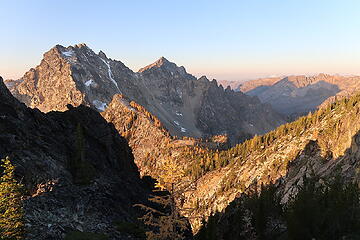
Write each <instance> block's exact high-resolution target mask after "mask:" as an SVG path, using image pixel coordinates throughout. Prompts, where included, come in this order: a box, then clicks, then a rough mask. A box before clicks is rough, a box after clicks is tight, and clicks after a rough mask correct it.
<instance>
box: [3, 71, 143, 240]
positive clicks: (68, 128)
mask: <svg viewBox="0 0 360 240" xmlns="http://www.w3.org/2000/svg"><path fill="white" fill-rule="evenodd" d="M69 107H70V108H71V109H70V110H67V111H64V112H49V113H47V114H44V113H41V112H40V111H39V110H37V109H30V108H27V107H26V106H25V105H24V104H22V103H20V102H19V101H18V100H16V99H15V98H14V97H12V95H11V93H10V92H9V91H8V90H7V88H6V87H5V85H4V84H3V81H2V79H1V78H0V112H1V116H0V129H1V133H0V157H1V158H4V157H5V156H9V157H10V158H11V160H12V161H13V163H14V165H15V166H16V176H17V178H18V179H21V180H22V182H23V183H24V184H25V187H26V190H27V193H26V200H25V217H26V228H27V229H26V230H27V232H28V234H27V239H63V237H64V235H65V234H66V233H67V232H70V231H75V230H79V231H85V232H97V233H104V234H106V235H108V236H109V237H110V239H129V237H127V234H125V235H124V233H120V232H118V231H117V230H116V227H115V225H114V222H116V221H126V222H136V216H139V214H141V213H139V212H138V209H135V208H134V207H133V204H136V203H144V202H145V201H146V199H147V197H148V193H149V192H150V190H149V189H148V188H147V187H146V185H145V184H144V183H143V182H142V180H140V178H139V172H138V170H137V167H136V165H135V163H134V158H133V155H132V152H131V149H130V148H129V146H128V144H127V142H126V140H125V139H124V138H123V137H121V136H120V135H119V134H118V132H117V131H116V129H115V128H114V126H113V125H112V124H109V123H107V122H106V121H105V120H104V119H103V118H102V117H101V116H100V114H99V113H98V112H97V111H94V110H92V109H90V108H88V107H85V106H79V107H75V108H73V107H71V106H69ZM130 239H131V237H130Z"/></svg>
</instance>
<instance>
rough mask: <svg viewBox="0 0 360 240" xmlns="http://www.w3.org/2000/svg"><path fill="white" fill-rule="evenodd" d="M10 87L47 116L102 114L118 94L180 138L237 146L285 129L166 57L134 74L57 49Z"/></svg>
mask: <svg viewBox="0 0 360 240" xmlns="http://www.w3.org/2000/svg"><path fill="white" fill-rule="evenodd" d="M7 86H8V87H9V89H10V90H11V92H12V93H13V94H14V96H16V97H17V98H18V99H19V100H20V101H22V102H24V103H25V104H26V105H27V106H29V107H31V108H38V109H39V110H41V111H43V112H48V111H52V110H57V111H64V110H66V109H67V108H66V105H67V104H72V105H74V106H79V105H80V104H84V105H87V106H90V107H92V108H93V109H96V110H98V111H100V112H102V111H104V110H105V109H106V108H107V106H108V105H109V103H110V102H111V100H112V98H113V96H114V95H115V94H122V95H124V96H126V97H127V98H128V99H129V100H130V101H135V102H136V103H138V104H140V105H142V106H143V107H145V108H146V109H147V110H148V111H149V112H151V113H152V114H153V115H154V116H156V117H157V118H158V119H159V120H160V121H161V123H162V124H163V125H164V127H165V128H166V129H167V130H168V131H169V132H170V133H171V134H172V135H175V136H180V137H182V136H190V137H203V138H207V137H209V136H212V135H219V134H227V135H228V136H229V138H230V140H231V142H232V143H237V142H241V141H243V140H244V139H246V138H248V137H250V136H253V135H255V134H262V133H265V132H267V131H269V130H272V129H274V128H275V127H276V126H278V125H280V124H282V123H284V120H283V117H282V116H281V115H280V114H278V113H277V112H275V111H274V110H273V109H272V108H271V106H270V105H269V104H262V103H261V102H260V101H259V99H258V98H257V97H251V96H247V95H245V94H243V93H241V92H234V91H232V90H230V89H229V88H228V89H224V88H223V87H222V86H218V84H217V82H216V81H215V80H212V81H210V80H208V79H207V78H206V77H201V78H199V79H196V78H195V77H194V76H192V75H191V74H189V73H187V72H186V70H185V68H184V67H182V66H181V67H178V66H177V65H176V64H175V63H172V62H170V61H168V60H167V59H166V58H164V57H161V58H160V59H159V60H158V61H156V62H154V63H153V64H150V65H148V66H146V67H144V68H142V69H140V70H139V71H138V72H133V71H132V70H130V69H129V68H128V67H126V66H125V65H124V64H123V63H122V62H120V61H117V60H112V59H110V58H108V57H107V56H106V55H105V53H103V52H102V51H100V52H99V53H98V54H96V53H94V52H93V51H92V50H91V49H90V48H89V47H87V46H86V45H85V44H78V45H75V46H69V47H63V46H60V45H57V46H55V47H54V48H52V49H51V50H49V51H48V52H46V53H45V54H44V58H43V59H42V61H41V63H40V65H38V66H37V67H36V68H33V69H30V70H29V71H28V72H27V73H25V75H24V76H23V77H22V78H21V79H19V80H17V81H8V82H7Z"/></svg>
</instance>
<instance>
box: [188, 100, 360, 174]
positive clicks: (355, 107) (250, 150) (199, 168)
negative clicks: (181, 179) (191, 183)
mask: <svg viewBox="0 0 360 240" xmlns="http://www.w3.org/2000/svg"><path fill="white" fill-rule="evenodd" d="M359 103H360V95H354V96H351V97H350V98H343V99H341V100H338V101H336V102H334V103H332V104H329V105H328V106H327V107H326V108H321V109H319V110H318V111H316V112H314V113H309V114H308V115H307V116H303V117H300V118H299V119H297V120H296V121H294V122H291V123H287V124H284V125H281V126H280V127H278V128H276V129H275V130H273V131H271V132H269V133H267V134H265V135H262V136H255V137H253V138H251V139H248V140H246V141H245V142H243V143H241V144H238V145H236V146H235V147H233V148H230V149H228V150H224V151H216V150H215V151H214V150H209V149H204V148H200V147H192V148H187V149H186V150H185V151H184V152H185V156H186V157H187V158H189V159H191V162H192V164H191V166H190V167H189V168H188V169H187V171H186V174H187V175H190V176H192V178H193V179H198V178H200V177H201V176H203V175H204V174H205V173H207V172H209V171H212V170H216V169H219V168H222V167H225V166H227V165H232V164H242V163H244V162H245V161H246V160H247V159H248V157H249V156H250V155H252V154H256V152H260V151H261V152H264V150H265V149H267V148H268V147H270V146H272V145H273V144H274V142H276V141H277V140H280V139H282V138H285V137H287V138H290V139H292V138H296V137H299V136H301V135H303V134H304V133H305V132H306V131H307V130H309V129H315V128H314V127H315V126H316V127H317V129H319V131H318V132H317V139H318V142H319V145H320V147H321V149H322V151H323V155H324V156H325V157H332V155H333V154H334V157H338V156H340V155H341V154H343V152H342V151H343V145H344V144H346V141H344V139H342V138H345V137H348V136H347V135H344V134H343V133H344V131H345V130H346V129H347V127H349V126H350V125H351V123H352V122H354V121H355V120H356V119H357V118H358V117H359V116H360V106H359V105H360V104H359ZM344 113H346V114H347V118H346V119H343V118H335V117H334V116H335V115H341V114H344ZM325 119H326V125H322V124H325V122H324V120H325ZM314 131H315V130H314ZM335 143H336V144H335ZM295 156H296V153H294V154H293V156H292V157H295ZM266 157H267V155H266V154H265V155H263V156H262V158H263V159H264V160H265V159H266ZM290 160H292V159H289V161H290Z"/></svg>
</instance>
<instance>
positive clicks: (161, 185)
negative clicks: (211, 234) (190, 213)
mask: <svg viewBox="0 0 360 240" xmlns="http://www.w3.org/2000/svg"><path fill="white" fill-rule="evenodd" d="M184 175H185V172H184V171H183V170H182V169H181V168H180V167H179V166H178V165H177V164H176V163H174V162H173V161H172V160H168V161H166V162H165V163H164V164H163V166H162V169H161V172H160V174H159V176H158V180H157V183H156V185H155V187H156V191H158V192H161V193H164V192H165V191H167V192H168V194H166V195H164V194H157V195H154V196H152V197H151V198H149V200H150V201H151V202H153V203H155V204H157V205H160V206H161V207H162V209H163V210H158V209H155V208H152V207H149V206H144V205H141V204H138V205H137V206H140V207H141V208H143V209H144V210H145V211H146V214H145V215H144V216H143V217H142V218H141V220H143V221H144V223H145V224H146V225H148V226H151V227H153V228H155V229H157V230H156V231H149V232H146V236H147V239H148V240H162V239H164V240H165V239H179V240H180V239H184V238H185V233H186V231H187V229H188V222H187V220H186V218H184V217H182V216H181V213H180V212H181V210H182V209H179V206H177V204H176V203H177V201H182V199H183V198H184V193H185V192H186V191H187V190H188V189H189V188H188V187H187V186H184V182H182V181H181V180H182V178H183V177H184ZM184 210H185V209H184Z"/></svg>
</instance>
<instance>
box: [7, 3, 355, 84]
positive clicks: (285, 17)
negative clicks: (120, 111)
mask: <svg viewBox="0 0 360 240" xmlns="http://www.w3.org/2000/svg"><path fill="white" fill-rule="evenodd" d="M359 7H360V2H358V1H341V2H340V1H323V0H319V1H316V2H315V1H309V0H305V1H287V2H283V1H280V0H274V1H271V2H270V1H264V0H263V1H260V0H259V1H251V2H247V1H225V2H221V3H220V2H216V1H196V2H194V1H181V2H170V1H151V2H150V1H139V2H136V3H126V2H117V1H107V2H105V3H101V4H100V3H97V2H95V1H77V2H71V1H63V4H61V5H60V4H54V3H52V2H48V1H44V0H43V1H37V2H36V4H35V3H32V2H28V1H25V0H21V1H16V3H15V2H14V1H2V10H3V11H2V13H1V14H0V26H1V29H2V31H3V33H6V35H5V34H4V35H3V37H2V38H0V44H1V46H2V49H1V54H2V57H1V58H0V75H1V76H3V77H4V78H5V79H8V78H12V79H18V78H20V77H21V76H22V75H23V74H24V73H25V72H26V71H28V70H29V69H30V68H32V67H35V66H37V65H38V64H39V63H40V60H41V59H42V54H43V53H44V52H46V51H48V50H49V49H50V48H51V47H53V46H55V45H56V44H61V45H63V46H68V45H74V44H77V43H82V42H84V43H86V44H87V45H88V46H89V47H90V48H92V49H93V50H94V51H95V52H98V51H99V50H103V51H104V52H105V53H106V54H107V56H108V57H110V58H112V59H116V60H119V61H122V62H123V63H124V64H125V65H126V66H128V67H129V68H130V69H132V70H134V71H137V70H138V69H140V68H141V67H144V66H146V65H148V64H150V63H152V62H154V61H155V60H156V59H158V58H159V57H160V56H165V57H166V58H167V59H169V60H170V61H172V62H175V63H176V64H178V65H182V66H184V67H185V68H186V69H187V71H188V72H189V73H191V74H193V75H195V76H197V77H199V76H201V75H206V76H208V77H209V78H210V79H212V78H215V79H217V80H229V81H245V80H252V79H257V78H261V77H269V76H272V75H277V76H284V75H299V74H305V75H316V74H318V73H327V74H341V75H359V74H360V45H359V44H358V40H359V37H360V33H359V31H357V29H358V27H359V26H360V18H358V16H357V15H358V11H357V10H358V9H359Z"/></svg>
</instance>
